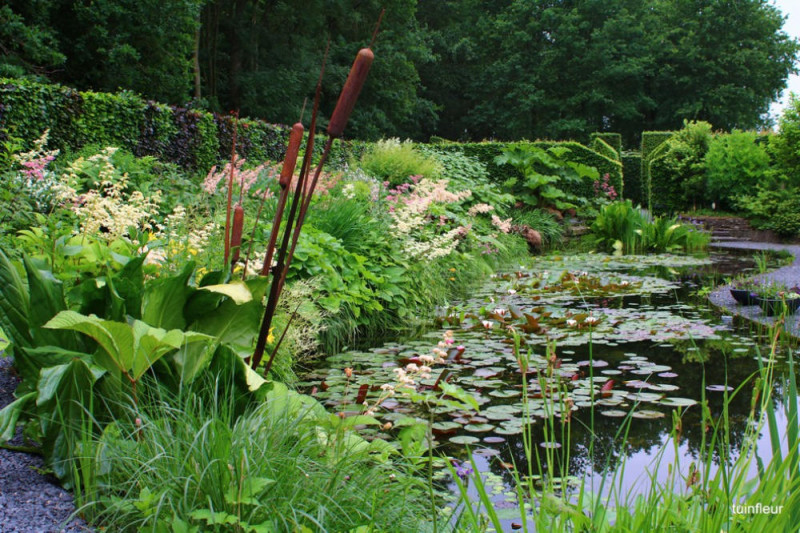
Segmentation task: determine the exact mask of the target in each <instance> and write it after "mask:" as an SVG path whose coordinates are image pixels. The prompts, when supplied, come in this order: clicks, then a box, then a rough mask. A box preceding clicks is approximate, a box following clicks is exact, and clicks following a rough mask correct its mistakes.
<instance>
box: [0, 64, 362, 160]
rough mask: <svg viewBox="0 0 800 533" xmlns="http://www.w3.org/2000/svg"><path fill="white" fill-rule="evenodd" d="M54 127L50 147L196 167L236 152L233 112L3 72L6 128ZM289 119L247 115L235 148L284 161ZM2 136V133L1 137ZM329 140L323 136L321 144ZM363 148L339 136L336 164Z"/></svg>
mask: <svg viewBox="0 0 800 533" xmlns="http://www.w3.org/2000/svg"><path fill="white" fill-rule="evenodd" d="M47 129H49V130H50V139H49V143H48V147H50V148H58V149H61V150H64V149H68V150H72V151H76V150H78V149H80V148H81V147H83V146H85V145H87V144H97V145H101V146H118V147H121V148H125V149H127V150H130V151H131V152H133V153H134V154H136V155H138V156H145V155H151V156H155V157H157V158H159V159H160V160H162V161H167V162H171V163H175V164H177V165H179V166H180V167H182V168H184V169H187V170H190V171H199V172H206V171H208V169H209V168H211V166H212V165H215V164H217V163H218V162H220V161H225V160H228V159H229V158H230V155H231V145H232V143H233V133H234V117H233V116H231V115H219V114H214V113H208V112H206V111H201V110H197V109H191V108H186V107H176V106H168V105H165V104H160V103H157V102H153V101H149V100H145V99H143V98H141V97H140V96H138V95H136V94H134V93H132V92H130V91H122V92H119V93H96V92H92V91H76V90H75V89H71V88H69V87H64V86H61V85H54V84H43V83H35V82H31V81H27V80H18V79H4V78H0V134H2V135H11V136H13V137H16V138H18V139H21V140H22V141H23V142H25V143H30V142H31V141H33V140H35V139H37V138H39V136H41V134H42V133H43V132H44V130H47ZM289 131H290V130H289V127H287V126H283V125H276V124H269V123H267V122H263V121H260V120H252V119H248V118H242V119H239V120H238V126H237V130H236V152H237V153H238V154H239V155H240V156H242V157H244V158H245V159H251V160H254V161H259V162H260V161H265V160H271V161H280V160H282V159H283V156H284V153H285V150H286V143H287V141H288V138H289ZM2 139H3V137H2V136H0V140H2ZM324 143H325V139H324V137H320V138H318V141H317V143H316V147H317V149H316V150H315V153H316V152H317V150H321V149H322V147H323V145H324ZM362 151H363V143H356V142H349V143H348V142H342V141H340V140H338V139H337V140H336V142H334V145H333V150H332V152H331V160H332V163H334V164H339V165H341V164H342V163H345V162H346V161H347V160H348V159H349V158H350V157H351V154H355V155H358V154H360V152H362Z"/></svg>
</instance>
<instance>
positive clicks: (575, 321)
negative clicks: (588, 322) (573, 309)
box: [567, 318, 578, 327]
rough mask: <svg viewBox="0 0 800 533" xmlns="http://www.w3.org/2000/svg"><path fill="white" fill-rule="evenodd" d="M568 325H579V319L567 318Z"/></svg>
mask: <svg viewBox="0 0 800 533" xmlns="http://www.w3.org/2000/svg"><path fill="white" fill-rule="evenodd" d="M567 325H568V326H569V327H574V326H577V325H578V321H577V320H573V319H571V318H570V319H569V320H567Z"/></svg>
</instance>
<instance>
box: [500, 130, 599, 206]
mask: <svg viewBox="0 0 800 533" xmlns="http://www.w3.org/2000/svg"><path fill="white" fill-rule="evenodd" d="M569 152H570V150H569V148H566V147H564V146H554V147H551V148H548V149H547V150H545V149H542V148H539V147H538V146H534V145H530V144H517V145H511V146H509V147H507V148H506V149H505V150H503V153H502V154H501V155H499V156H498V157H497V158H496V159H495V163H497V164H499V165H504V164H507V165H510V166H511V167H513V168H514V169H516V170H517V172H518V173H519V174H520V175H521V177H511V178H509V179H507V180H505V181H504V182H503V186H504V187H506V188H508V189H509V190H511V191H512V192H513V194H514V196H515V197H516V198H517V200H518V201H521V202H522V203H523V204H525V205H527V206H528V207H534V208H536V207H555V208H556V209H561V210H563V209H570V208H575V207H577V206H578V204H582V203H585V198H586V196H584V197H583V198H581V197H580V196H578V195H577V194H576V192H577V191H582V190H584V189H585V188H586V184H587V182H588V183H594V182H595V181H596V180H597V179H598V178H599V173H598V172H597V169H596V168H593V167H589V166H587V165H583V164H581V163H575V162H574V161H570V160H569V159H568V155H567V154H569ZM567 191H569V192H567Z"/></svg>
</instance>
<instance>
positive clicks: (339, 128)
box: [328, 48, 375, 137]
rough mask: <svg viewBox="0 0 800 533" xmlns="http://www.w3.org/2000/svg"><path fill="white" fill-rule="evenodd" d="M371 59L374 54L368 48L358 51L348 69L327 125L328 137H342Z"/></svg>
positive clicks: (365, 77) (365, 78) (370, 64)
mask: <svg viewBox="0 0 800 533" xmlns="http://www.w3.org/2000/svg"><path fill="white" fill-rule="evenodd" d="M373 59H375V54H373V53H372V50H370V49H369V48H362V49H361V50H359V51H358V54H357V55H356V60H355V61H354V62H353V66H352V67H350V74H348V75H347V81H346V82H345V83H344V88H343V89H342V93H341V94H340V95H339V101H338V102H337V103H336V109H334V110H333V116H331V121H330V123H328V135H330V136H331V137H341V136H342V133H343V132H344V127H345V126H346V125H347V120H348V119H349V118H350V114H351V113H352V112H353V108H354V107H355V105H356V100H358V95H359V93H360V92H361V88H362V87H363V86H364V82H365V81H366V80H367V74H368V73H369V68H370V67H371V66H372V60H373Z"/></svg>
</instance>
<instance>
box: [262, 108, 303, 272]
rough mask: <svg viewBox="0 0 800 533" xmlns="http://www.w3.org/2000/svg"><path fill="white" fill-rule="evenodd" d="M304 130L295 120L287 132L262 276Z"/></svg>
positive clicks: (272, 251) (268, 264) (269, 261)
mask: <svg viewBox="0 0 800 533" xmlns="http://www.w3.org/2000/svg"><path fill="white" fill-rule="evenodd" d="M304 132H305V128H304V127H303V125H302V124H301V123H299V122H297V123H295V125H294V126H292V132H291V133H290V134H289V148H287V150H286V157H285V158H284V159H283V167H282V168H281V176H280V180H279V183H280V186H281V194H280V196H279V197H278V207H277V209H276V211H275V217H274V218H273V219H272V230H271V231H270V234H269V243H268V244H267V255H266V256H265V257H264V264H263V265H262V266H261V275H262V276H266V275H267V274H269V270H270V268H272V257H273V255H274V254H275V244H276V243H277V241H278V229H280V225H281V220H282V219H283V211H284V209H285V208H286V200H287V198H289V184H290V183H291V182H292V176H294V169H295V167H297V155H298V154H299V153H300V144H301V143H302V142H303V133H304Z"/></svg>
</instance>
